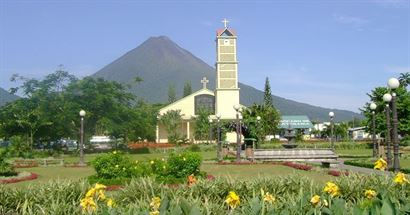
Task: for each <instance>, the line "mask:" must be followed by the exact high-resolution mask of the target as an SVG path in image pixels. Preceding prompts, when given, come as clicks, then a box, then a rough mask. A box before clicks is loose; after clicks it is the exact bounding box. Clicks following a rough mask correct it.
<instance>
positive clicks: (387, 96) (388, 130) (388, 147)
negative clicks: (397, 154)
mask: <svg viewBox="0 0 410 215" xmlns="http://www.w3.org/2000/svg"><path fill="white" fill-rule="evenodd" d="M391 99H392V96H391V95H390V93H386V94H384V95H383V101H384V102H386V108H385V110H384V111H385V113H386V134H385V139H386V141H385V143H386V151H387V152H386V157H387V165H388V167H389V169H390V168H392V167H393V165H392V164H393V163H392V162H391V139H390V138H391V128H390V106H389V104H390V102H391Z"/></svg>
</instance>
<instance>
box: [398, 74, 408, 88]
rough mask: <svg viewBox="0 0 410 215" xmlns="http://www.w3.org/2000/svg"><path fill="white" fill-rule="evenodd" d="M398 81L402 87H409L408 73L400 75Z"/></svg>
mask: <svg viewBox="0 0 410 215" xmlns="http://www.w3.org/2000/svg"><path fill="white" fill-rule="evenodd" d="M399 81H400V84H402V85H403V86H404V87H407V86H409V85H410V73H409V72H406V73H400V76H399Z"/></svg>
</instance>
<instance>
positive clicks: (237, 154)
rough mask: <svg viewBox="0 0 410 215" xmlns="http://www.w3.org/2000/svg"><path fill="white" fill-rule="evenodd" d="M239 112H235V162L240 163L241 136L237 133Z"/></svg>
mask: <svg viewBox="0 0 410 215" xmlns="http://www.w3.org/2000/svg"><path fill="white" fill-rule="evenodd" d="M239 123H240V121H239V112H236V162H238V163H239V162H241V134H240V133H239V126H240V125H239Z"/></svg>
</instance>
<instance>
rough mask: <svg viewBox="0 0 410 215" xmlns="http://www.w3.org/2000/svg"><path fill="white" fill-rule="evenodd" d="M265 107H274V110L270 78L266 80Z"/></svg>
mask: <svg viewBox="0 0 410 215" xmlns="http://www.w3.org/2000/svg"><path fill="white" fill-rule="evenodd" d="M263 105H264V106H266V107H272V108H273V99H272V92H271V90H270V83H269V78H268V77H266V80H265V90H264V95H263Z"/></svg>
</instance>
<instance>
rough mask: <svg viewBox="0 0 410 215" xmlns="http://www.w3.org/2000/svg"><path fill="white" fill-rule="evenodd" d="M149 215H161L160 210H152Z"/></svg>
mask: <svg viewBox="0 0 410 215" xmlns="http://www.w3.org/2000/svg"><path fill="white" fill-rule="evenodd" d="M149 215H159V211H157V210H156V211H152V212H149Z"/></svg>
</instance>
